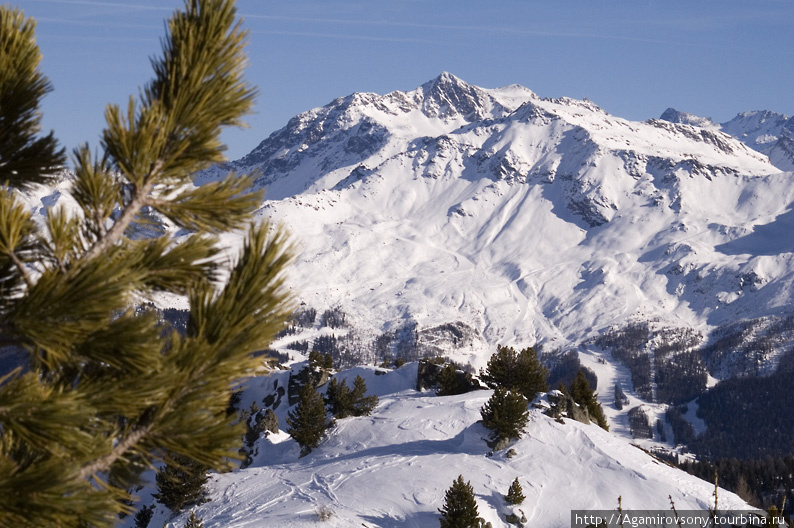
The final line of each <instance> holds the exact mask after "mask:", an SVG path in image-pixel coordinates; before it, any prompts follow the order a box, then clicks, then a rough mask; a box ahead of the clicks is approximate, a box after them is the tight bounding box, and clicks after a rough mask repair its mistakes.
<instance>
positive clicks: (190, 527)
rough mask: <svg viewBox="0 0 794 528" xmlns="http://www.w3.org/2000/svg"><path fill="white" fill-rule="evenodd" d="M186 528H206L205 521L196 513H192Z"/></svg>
mask: <svg viewBox="0 0 794 528" xmlns="http://www.w3.org/2000/svg"><path fill="white" fill-rule="evenodd" d="M184 528H204V520H203V519H202V518H201V517H198V516H197V515H196V512H194V511H191V512H190V517H188V519H187V522H186V523H185V526H184Z"/></svg>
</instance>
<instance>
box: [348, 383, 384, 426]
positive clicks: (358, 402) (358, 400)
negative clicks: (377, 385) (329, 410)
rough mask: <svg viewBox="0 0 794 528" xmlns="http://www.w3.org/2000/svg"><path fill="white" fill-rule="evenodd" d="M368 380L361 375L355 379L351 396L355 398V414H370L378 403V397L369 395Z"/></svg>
mask: <svg viewBox="0 0 794 528" xmlns="http://www.w3.org/2000/svg"><path fill="white" fill-rule="evenodd" d="M366 394H367V382H366V381H365V380H364V378H362V377H361V376H356V379H354V380H353V390H352V391H351V398H352V400H353V416H369V415H370V414H371V413H372V411H373V410H374V409H375V407H377V405H378V397H377V396H375V395H374V394H373V395H370V396H367V395H366Z"/></svg>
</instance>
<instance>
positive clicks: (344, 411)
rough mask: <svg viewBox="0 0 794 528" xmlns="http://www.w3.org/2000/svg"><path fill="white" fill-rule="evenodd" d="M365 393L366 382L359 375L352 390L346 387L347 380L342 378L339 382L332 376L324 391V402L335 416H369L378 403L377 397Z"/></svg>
mask: <svg viewBox="0 0 794 528" xmlns="http://www.w3.org/2000/svg"><path fill="white" fill-rule="evenodd" d="M366 393H367V382H366V381H365V380H364V378H362V377H361V376H356V379H355V380H354V381H353V389H352V390H350V389H349V388H348V387H347V380H344V379H343V380H342V383H339V382H338V381H337V380H336V378H332V379H331V381H329V382H328V387H327V389H326V391H325V404H326V405H327V406H328V407H329V410H330V412H331V414H333V415H334V417H335V418H339V419H342V418H347V417H348V416H369V414H370V413H371V412H372V410H373V409H374V408H375V407H376V406H377V405H378V397H377V396H374V395H372V396H366Z"/></svg>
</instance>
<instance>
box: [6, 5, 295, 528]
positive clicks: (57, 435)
mask: <svg viewBox="0 0 794 528" xmlns="http://www.w3.org/2000/svg"><path fill="white" fill-rule="evenodd" d="M33 27H34V24H33V22H32V21H31V20H29V19H26V18H25V17H24V15H22V14H21V12H19V11H17V10H13V9H10V8H6V7H0V123H2V125H0V182H2V188H0V344H2V345H3V346H9V345H10V346H15V347H17V348H18V349H21V350H24V351H25V352H26V353H27V354H28V365H27V368H26V369H21V368H20V369H17V370H14V371H12V372H10V373H7V374H6V375H5V376H3V377H2V379H0V526H17V527H41V526H92V528H108V527H111V526H114V525H115V524H116V522H117V514H118V513H122V512H128V513H131V512H132V510H131V508H130V507H129V506H127V505H126V503H125V502H124V500H121V499H129V494H128V493H127V491H126V490H127V489H128V488H129V487H130V486H128V485H127V484H128V483H129V481H130V480H132V479H135V478H136V477H137V476H139V475H140V474H141V472H142V471H143V470H144V469H145V468H147V467H149V466H150V465H151V464H153V463H155V462H157V461H158V460H161V459H162V456H163V453H166V452H169V451H170V452H173V453H175V454H178V455H182V456H185V457H187V458H189V459H191V460H193V461H194V462H196V463H200V464H202V465H204V466H207V467H211V468H213V469H216V470H222V469H225V468H231V467H232V460H233V459H234V458H236V456H237V449H238V448H239V441H240V437H241V436H242V435H243V433H244V427H245V426H244V424H242V423H240V424H236V425H235V421H236V420H235V417H234V416H231V415H227V413H226V408H227V402H228V401H229V394H230V390H238V389H239V388H240V384H241V380H243V379H244V378H246V377H247V376H250V373H251V372H253V371H254V370H255V369H256V368H258V367H260V366H261V359H258V358H256V357H254V356H253V353H254V352H255V351H258V350H262V349H265V348H267V347H268V346H269V344H270V342H271V341H272V339H273V337H274V336H275V334H276V333H277V332H278V331H279V330H280V329H281V328H282V326H283V324H284V321H285V320H286V319H287V317H288V316H289V314H290V312H291V308H292V307H291V304H290V303H289V302H288V300H289V295H288V293H287V289H286V288H285V287H284V284H283V279H282V274H283V270H284V269H285V267H286V265H287V264H288V262H289V260H290V254H291V251H290V249H289V245H288V243H287V242H286V237H285V235H284V233H283V232H282V231H280V230H278V229H273V228H272V227H271V226H269V225H267V224H264V225H259V226H254V227H250V228H249V229H248V234H247V237H246V240H245V243H244V247H243V248H242V250H241V251H240V253H239V255H238V256H237V258H236V259H232V260H230V261H227V259H226V257H225V256H224V255H223V253H222V252H221V249H222V248H221V246H220V242H219V238H218V236H217V235H219V234H221V233H224V232H227V231H230V230H237V229H241V228H244V227H245V226H246V225H248V224H249V222H250V219H251V215H252V213H253V211H254V210H255V209H256V208H257V207H258V206H259V204H260V203H261V199H262V194H261V193H260V192H249V191H250V188H251V183H252V179H251V178H249V177H237V176H234V175H230V176H229V177H227V178H225V179H222V180H219V181H216V182H213V183H208V184H206V185H203V186H201V187H193V186H192V175H193V174H194V173H195V172H196V171H199V170H202V169H205V168H207V167H209V166H211V165H213V164H216V163H218V162H220V161H223V159H224V158H223V151H224V149H225V147H224V146H223V144H222V143H221V141H220V134H221V131H222V129H223V128H225V127H228V126H237V125H241V124H242V118H243V116H244V115H245V114H247V113H248V112H249V111H250V110H251V108H252V101H253V95H254V89H253V88H252V87H251V86H250V85H248V84H247V82H246V81H245V80H244V78H243V67H244V65H245V62H246V57H245V53H244V46H245V41H246V32H245V31H244V30H243V29H242V28H241V26H240V23H239V22H238V21H237V20H236V10H235V7H234V2H233V0H186V1H185V4H184V8H183V10H182V11H179V12H176V13H174V15H173V16H172V17H171V19H170V21H169V22H168V25H167V32H166V36H165V38H164V39H163V40H162V47H163V50H162V53H161V54H160V56H159V57H154V58H153V59H152V61H151V63H152V66H153V69H154V75H153V79H152V80H151V81H150V82H148V83H146V84H143V86H142V88H141V89H140V90H139V94H140V95H139V96H138V97H132V98H130V100H129V103H128V104H127V105H125V106H124V109H123V110H122V108H121V107H119V106H116V105H111V106H109V107H108V108H107V111H106V113H105V115H106V120H107V126H106V128H105V130H104V132H103V134H102V145H101V152H100V154H99V156H98V157H97V158H96V159H95V158H94V156H93V155H92V150H91V149H90V148H89V147H88V146H87V145H86V146H84V147H82V148H80V149H78V150H76V151H75V153H74V162H75V165H76V167H75V174H74V181H73V185H72V188H71V191H62V192H65V193H66V192H68V193H70V194H71V197H72V198H73V199H74V202H75V203H76V204H77V206H78V207H79V209H80V211H79V213H77V214H72V213H70V212H69V211H67V210H66V209H64V208H58V209H50V210H49V211H48V213H47V215H46V220H45V221H44V222H43V223H41V224H39V223H36V222H34V220H33V218H32V217H31V211H30V208H29V207H28V206H27V205H25V203H26V202H25V200H24V199H22V196H23V193H25V192H27V191H26V190H27V189H29V188H30V187H31V186H33V185H34V184H38V183H43V182H44V183H46V182H48V181H51V180H52V176H53V174H55V173H56V172H57V171H58V170H59V169H60V166H61V164H62V162H63V156H62V151H60V150H59V149H58V148H57V145H56V143H55V140H54V139H53V138H52V134H50V135H49V136H45V137H43V138H39V136H38V135H37V134H38V131H39V128H40V120H39V112H38V108H39V100H40V98H41V96H42V95H44V94H45V93H46V92H47V91H48V90H49V83H48V82H47V80H46V78H45V77H44V76H43V75H42V74H41V73H40V72H39V71H38V63H39V50H38V48H37V46H36V44H35V39H34V35H33ZM151 215H160V216H162V217H163V218H164V219H166V220H167V221H168V222H169V223H170V224H172V225H175V226H177V227H179V228H181V230H182V232H183V233H190V234H188V235H187V236H185V237H180V242H179V243H178V244H177V243H175V242H176V241H175V239H174V238H173V236H171V235H161V236H159V238H136V239H133V238H130V237H129V235H130V233H131V232H132V230H133V228H134V227H135V226H136V225H138V224H139V223H140V222H145V221H146V218H147V217H148V216H151ZM227 262H229V264H227ZM227 265H228V266H229V269H227V270H224V269H223V268H224V267H227ZM159 292H167V293H172V294H180V295H184V296H186V298H187V299H188V301H189V304H190V315H189V321H188V325H187V332H186V333H185V334H184V335H181V334H179V333H178V332H176V331H175V330H174V329H173V328H170V327H167V326H166V327H164V326H163V325H162V323H161V322H160V321H159V318H158V317H157V315H156V314H154V313H152V312H151V311H148V310H145V309H144V310H137V311H136V310H135V309H134V304H135V303H139V302H140V300H141V299H150V298H152V297H153V296H154V295H155V294H159Z"/></svg>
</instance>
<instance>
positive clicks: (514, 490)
mask: <svg viewBox="0 0 794 528" xmlns="http://www.w3.org/2000/svg"><path fill="white" fill-rule="evenodd" d="M525 498H526V497H524V490H523V489H521V483H520V482H519V481H518V477H516V479H515V480H514V481H513V483H512V484H510V488H509V489H508V490H507V495H505V500H506V501H507V503H508V504H513V505H517V504H521V503H522V502H524V499H525Z"/></svg>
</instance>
